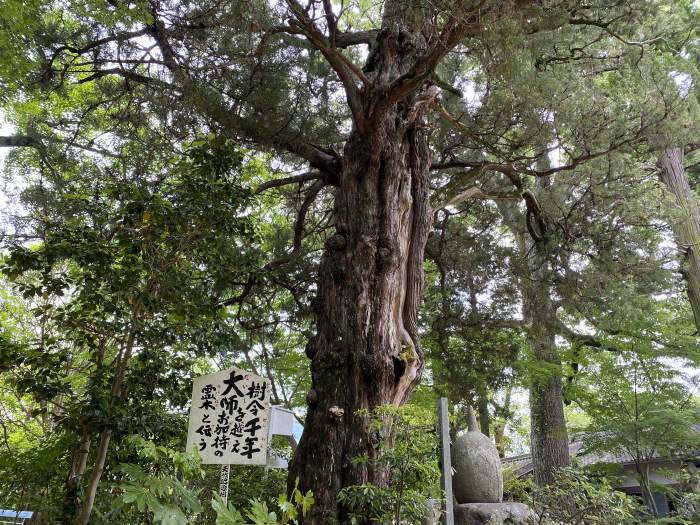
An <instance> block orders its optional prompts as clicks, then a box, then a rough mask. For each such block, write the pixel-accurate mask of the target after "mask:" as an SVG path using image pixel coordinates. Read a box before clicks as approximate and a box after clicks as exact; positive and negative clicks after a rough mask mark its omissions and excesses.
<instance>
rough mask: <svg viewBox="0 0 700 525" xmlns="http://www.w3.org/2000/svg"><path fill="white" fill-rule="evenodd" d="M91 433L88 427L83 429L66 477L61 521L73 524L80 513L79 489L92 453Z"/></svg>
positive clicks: (66, 524) (65, 523) (64, 523)
mask: <svg viewBox="0 0 700 525" xmlns="http://www.w3.org/2000/svg"><path fill="white" fill-rule="evenodd" d="M90 443H91V439H90V433H89V430H88V429H84V430H83V435H82V437H81V439H80V442H79V443H78V447H77V449H76V451H75V453H74V455H73V461H72V463H71V469H70V472H69V473H68V477H67V478H66V484H65V495H64V497H63V515H62V518H61V523H63V525H72V524H73V523H74V520H75V517H76V514H77V513H78V491H79V488H80V480H81V479H82V477H83V474H85V468H86V467H87V460H88V455H89V454H90Z"/></svg>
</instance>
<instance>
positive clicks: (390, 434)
mask: <svg viewBox="0 0 700 525" xmlns="http://www.w3.org/2000/svg"><path fill="white" fill-rule="evenodd" d="M358 416H359V417H364V418H365V419H366V424H367V425H368V428H369V431H370V432H371V433H372V435H374V436H376V437H377V440H376V445H375V448H376V455H375V457H373V458H369V457H367V456H359V457H356V458H353V460H352V462H353V464H354V465H358V466H359V465H366V466H367V467H369V468H374V469H384V470H385V471H386V472H387V475H388V476H389V483H388V485H387V486H386V487H379V486H376V485H374V484H372V483H366V484H363V485H352V486H349V487H345V488H344V489H342V490H341V491H340V493H339V495H338V501H339V502H340V503H341V504H342V505H343V507H344V508H345V509H346V510H347V512H348V516H349V519H350V522H351V523H353V524H355V523H364V522H366V521H371V522H376V523H394V524H397V525H398V524H404V523H421V522H422V520H423V519H424V517H425V516H426V514H427V512H428V502H429V500H430V499H440V498H441V497H442V493H441V491H440V486H439V482H440V469H439V464H438V459H437V458H438V454H437V451H436V447H437V439H436V437H435V433H434V431H433V419H434V415H433V413H432V411H429V410H426V409H423V408H420V407H417V406H411V405H406V406H404V407H394V406H381V407H378V408H376V409H375V410H374V411H373V412H372V413H371V414H370V413H369V412H366V411H365V412H364V413H359V414H358Z"/></svg>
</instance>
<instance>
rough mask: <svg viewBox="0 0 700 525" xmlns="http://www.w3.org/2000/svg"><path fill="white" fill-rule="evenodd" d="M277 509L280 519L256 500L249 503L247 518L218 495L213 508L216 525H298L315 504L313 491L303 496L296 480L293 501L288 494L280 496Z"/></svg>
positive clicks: (263, 503)
mask: <svg viewBox="0 0 700 525" xmlns="http://www.w3.org/2000/svg"><path fill="white" fill-rule="evenodd" d="M276 503H277V508H278V509H279V511H280V516H279V518H278V517H277V513H276V512H272V511H270V510H269V509H268V506H267V503H265V502H264V501H261V500H259V499H257V498H254V499H252V500H251V501H250V503H249V508H248V510H247V511H246V512H245V516H244V515H243V514H241V513H240V512H239V511H238V510H236V508H235V507H234V506H233V505H232V504H231V503H229V504H228V505H225V504H224V501H223V500H222V499H221V497H220V496H219V495H218V494H214V499H213V500H212V502H211V506H212V508H213V509H214V511H215V512H216V525H249V524H251V525H297V524H298V523H299V520H300V518H303V517H304V516H306V515H307V514H308V512H309V510H310V509H311V507H312V506H313V504H314V497H313V494H311V491H307V492H306V494H303V493H302V492H301V491H300V490H299V480H298V479H297V480H296V483H295V485H294V490H293V491H292V495H291V499H289V498H287V495H286V494H284V493H283V494H280V496H279V497H278V498H277V502H276Z"/></svg>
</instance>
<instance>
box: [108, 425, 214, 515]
mask: <svg viewBox="0 0 700 525" xmlns="http://www.w3.org/2000/svg"><path fill="white" fill-rule="evenodd" d="M127 446H129V447H132V448H133V449H134V451H135V452H136V454H137V455H138V457H139V458H140V459H142V460H144V463H146V464H148V467H146V466H144V465H138V464H134V463H122V464H121V465H119V467H118V468H117V471H118V472H121V473H123V474H124V477H125V479H124V480H123V481H120V482H118V483H117V484H116V486H115V489H116V490H117V491H119V492H121V496H119V498H117V500H116V501H115V505H114V507H113V510H112V512H110V515H111V514H113V513H114V514H117V513H120V512H129V511H132V512H133V511H137V512H139V513H140V514H144V513H146V514H147V515H149V518H148V519H149V520H151V521H152V522H153V523H160V524H162V525H187V524H188V523H191V522H192V519H193V517H194V516H195V515H197V514H199V513H200V512H202V510H203V509H202V505H201V504H200V502H199V497H198V496H199V490H196V489H193V488H191V487H189V486H188V485H187V481H189V480H197V479H198V480H201V479H203V478H204V471H203V470H202V467H201V460H200V459H199V456H197V455H192V454H187V453H184V452H179V451H176V450H172V449H170V448H167V447H164V446H159V445H156V444H155V443H154V442H152V441H147V440H145V439H143V438H141V437H139V436H130V437H129V438H127ZM107 517H108V518H109V516H107ZM110 521H111V520H110Z"/></svg>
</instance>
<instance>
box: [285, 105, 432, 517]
mask: <svg viewBox="0 0 700 525" xmlns="http://www.w3.org/2000/svg"><path fill="white" fill-rule="evenodd" d="M402 121H403V114H402V108H401V107H397V108H396V109H395V110H394V111H389V112H387V114H386V117H385V118H384V119H383V120H382V122H381V123H379V127H378V129H376V133H373V134H372V135H371V136H361V135H360V134H359V133H357V132H354V133H353V134H352V136H351V138H350V139H349V141H348V143H347V145H346V147H345V152H344V153H345V155H344V164H343V167H342V173H341V177H340V189H339V191H338V193H337V197H336V210H335V217H336V234H335V235H334V236H332V237H331V238H330V239H329V240H328V241H327V242H326V245H325V249H324V254H323V257H322V260H321V266H320V272H319V273H320V275H319V289H318V297H317V299H316V304H315V312H316V316H317V335H316V336H315V337H314V338H312V339H311V341H310V342H309V344H308V346H307V355H308V356H309V358H311V360H312V361H311V373H312V380H313V383H312V388H311V390H310V391H309V394H308V396H307V401H308V405H309V408H308V414H307V417H306V425H305V429H304V434H303V435H302V438H301V441H300V443H299V446H298V448H297V451H296V454H295V456H294V460H293V463H292V466H291V471H290V477H289V482H290V483H291V484H293V483H294V480H295V479H296V477H298V478H299V479H300V480H301V484H302V488H303V489H304V490H307V489H311V490H312V491H313V494H314V498H315V500H316V503H315V505H314V507H313V508H312V511H311V513H312V514H311V516H310V517H308V518H307V520H305V521H304V523H313V524H319V525H320V524H326V523H332V522H333V519H341V520H342V517H343V516H342V510H341V509H339V506H338V503H337V495H338V492H339V491H340V489H341V488H342V487H345V486H348V485H353V484H362V483H366V482H371V483H373V484H376V485H379V486H381V485H385V484H386V482H387V480H388V473H387V472H385V471H383V470H381V469H378V470H377V469H372V468H368V467H366V466H358V465H353V464H352V463H351V461H352V459H353V458H355V457H357V456H360V455H365V454H368V455H369V456H370V457H371V456H372V454H373V453H374V451H375V445H376V440H377V439H378V437H377V436H375V435H371V434H370V433H369V432H368V430H367V428H366V427H365V422H364V421H363V418H361V417H360V416H358V410H362V409H368V410H372V409H373V408H375V407H377V406H379V405H383V404H393V405H401V404H403V402H404V401H405V400H406V398H407V396H408V395H409V393H410V392H411V391H412V390H413V388H414V387H415V386H416V384H417V383H418V382H419V380H420V377H421V372H422V370H423V354H422V352H421V349H420V342H419V337H418V331H417V316H418V305H419V301H420V295H421V289H422V287H423V252H424V249H425V243H426V240H427V237H428V233H429V229H430V224H431V213H430V207H429V201H428V180H427V179H428V168H429V163H430V155H429V152H428V148H427V145H426V141H425V139H424V137H423V136H422V132H421V131H419V130H418V129H417V128H416V127H414V126H410V127H409V128H408V129H406V128H405V127H403V126H402V125H401V123H402Z"/></svg>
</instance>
